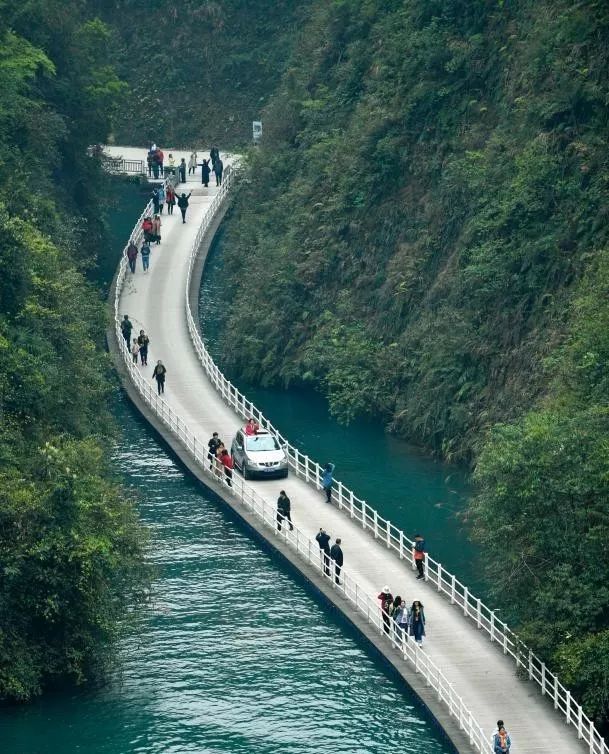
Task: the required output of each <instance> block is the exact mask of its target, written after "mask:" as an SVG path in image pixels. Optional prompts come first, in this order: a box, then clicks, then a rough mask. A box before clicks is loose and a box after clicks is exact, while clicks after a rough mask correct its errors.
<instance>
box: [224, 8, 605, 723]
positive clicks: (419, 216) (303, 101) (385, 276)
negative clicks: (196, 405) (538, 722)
mask: <svg viewBox="0 0 609 754" xmlns="http://www.w3.org/2000/svg"><path fill="white" fill-rule="evenodd" d="M608 103H609V8H608V7H607V4H606V3H601V2H594V1H593V0H586V1H585V2H578V3H572V2H567V0H552V2H549V1H547V2H545V1H544V2H532V0H505V1H503V2H498V1H497V0H390V2H386V1H383V2H381V0H352V1H351V2H344V1H343V0H333V2H317V3H314V8H313V11H312V12H311V15H310V19H309V21H308V23H307V26H306V27H305V28H304V30H303V34H302V38H301V40H300V43H299V44H298V46H297V47H296V49H295V52H294V54H293V56H292V58H291V60H290V63H289V66H288V69H287V71H286V73H285V75H284V76H283V78H282V82H281V85H280V87H279V90H278V92H277V94H276V95H275V96H274V98H273V99H272V100H271V102H270V103H269V105H268V107H267V109H266V111H265V113H264V121H265V140H264V143H263V144H262V146H261V147H260V149H259V150H256V151H255V152H253V153H252V154H251V156H250V160H249V166H248V169H247V171H246V173H245V176H244V180H243V181H242V187H241V190H240V192H239V195H238V198H237V199H236V202H235V205H234V209H233V211H232V215H231V217H230V218H229V221H228V223H227V230H226V236H225V244H224V249H225V251H224V253H225V262H226V263H225V266H224V269H225V270H226V271H227V287H228V288H227V296H226V304H225V307H224V308H225V309H226V310H227V323H226V327H225V328H224V329H223V334H224V336H225V340H224V343H223V347H224V353H225V363H226V365H227V366H229V367H231V368H232V371H233V372H238V373H240V374H241V375H242V376H244V377H246V378H248V379H252V380H259V381H261V382H264V383H283V384H289V383H295V382H296V383H301V382H305V383H310V384H313V385H315V386H317V387H318V388H319V389H321V390H323V391H324V393H325V394H326V395H327V396H328V398H329V401H330V407H331V410H332V412H333V413H334V414H335V415H337V416H338V417H340V418H343V419H345V420H350V419H352V418H354V417H357V416H358V415H361V414H363V413H370V414H373V415H375V416H379V417H382V418H383V419H384V421H385V422H386V424H387V425H388V427H389V428H390V429H391V430H393V431H396V432H398V433H400V434H402V435H404V436H406V437H408V438H410V439H412V440H414V441H416V442H418V443H421V444H422V445H425V446H426V447H428V448H430V449H432V450H433V451H435V452H436V453H438V454H441V455H443V456H445V457H448V458H451V459H457V460H459V459H460V460H466V461H470V462H472V463H475V464H476V469H477V470H476V473H477V479H478V484H479V495H478V497H477V499H476V501H475V503H474V504H473V505H472V510H471V516H470V519H471V523H472V526H473V529H474V531H475V533H476V535H477V537H478V539H479V542H480V546H481V548H482V549H483V551H484V560H485V562H487V563H488V564H489V577H490V580H491V583H492V585H493V589H494V592H495V600H496V602H497V606H498V607H501V609H502V610H503V611H504V613H502V615H505V616H506V617H508V618H509V620H510V622H511V623H512V624H513V625H514V627H516V628H519V629H520V630H521V631H522V633H523V635H524V637H525V638H526V639H527V640H528V641H529V642H530V644H531V645H532V646H533V647H534V648H535V650H536V651H538V652H539V653H540V654H541V655H542V656H543V657H545V658H546V659H547V660H548V662H549V663H550V665H551V666H552V668H553V669H555V670H557V671H558V672H559V673H560V675H561V676H562V677H563V680H565V681H566V682H567V683H568V684H569V685H570V686H571V687H572V688H573V690H574V691H575V692H576V693H577V695H578V697H579V698H581V699H583V700H584V702H585V705H586V709H587V710H589V711H590V713H591V714H592V715H594V716H595V717H596V718H597V719H599V720H601V721H606V720H607V719H608V718H609V701H608V700H609V594H608V593H607V587H606V584H605V576H606V573H607V569H608V567H609V562H608V555H607V552H608V551H607V546H606V542H607V541H608V540H609V518H608V511H609V507H608V506H609V488H608V487H607V480H608V479H609V467H608V461H607V458H608V454H607V449H608V448H607V445H608V433H607V430H608V428H609V427H608V424H607V405H608V404H609V385H608V383H607V376H606V375H607V367H608V366H609V364H608V363H607V362H608V359H609V341H608V339H607V332H608V327H607V326H608V325H609V305H608V303H607V301H608V293H609V290H608V286H609V282H608V281H609V273H608V269H609V267H608V264H609V261H608V254H609V252H608V235H609V222H608V218H609V201H608V196H609V194H608V190H609V158H608V152H607V143H608V137H609V110H608V107H607V105H608Z"/></svg>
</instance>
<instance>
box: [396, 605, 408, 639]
mask: <svg viewBox="0 0 609 754" xmlns="http://www.w3.org/2000/svg"><path fill="white" fill-rule="evenodd" d="M408 615H409V613H408V607H407V606H406V600H400V604H399V605H398V607H397V608H396V609H395V610H394V611H393V622H394V623H395V625H396V628H397V634H398V637H399V638H400V639H404V641H407V639H408Z"/></svg>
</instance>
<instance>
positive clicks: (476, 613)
mask: <svg viewBox="0 0 609 754" xmlns="http://www.w3.org/2000/svg"><path fill="white" fill-rule="evenodd" d="M233 180H234V171H233V170H231V169H230V167H229V168H228V170H227V171H226V172H225V177H224V181H223V183H222V186H221V187H220V190H219V191H218V193H217V194H216V196H215V197H214V200H213V201H212V203H211V205H210V207H209V210H208V212H207V213H206V215H205V217H204V218H203V221H202V224H201V227H200V228H199V231H198V233H197V236H196V238H195V241H194V243H193V246H192V249H191V252H190V260H189V265H188V274H187V279H186V319H187V323H188V331H189V333H190V337H191V339H192V342H193V345H194V347H195V350H196V352H197V354H198V356H199V360H200V361H201V364H202V365H203V368H204V369H205V372H206V373H207V375H208V377H209V379H210V380H211V382H212V384H213V385H214V387H215V388H216V390H217V391H218V392H219V393H220V395H221V396H222V398H223V399H224V401H225V402H226V403H227V404H228V405H229V406H230V407H231V408H232V409H233V410H234V411H235V412H236V413H237V414H238V415H239V416H241V417H243V418H244V419H247V418H249V417H250V416H253V417H254V419H255V420H256V421H257V422H258V423H259V424H260V426H262V427H264V428H265V429H267V430H268V431H269V432H271V433H273V434H274V435H275V436H276V437H277V439H278V440H279V442H280V443H281V444H282V445H283V446H284V447H285V450H286V454H287V456H288V461H289V465H290V468H291V469H292V471H293V472H294V473H295V474H296V475H297V476H298V477H300V478H302V479H304V480H305V481H306V482H307V483H309V484H313V485H314V486H315V487H316V488H317V489H321V477H322V474H323V469H322V467H321V466H320V465H319V464H318V463H317V462H316V461H313V460H312V459H311V458H309V456H308V455H305V454H303V453H301V452H300V451H299V450H298V448H296V447H294V446H293V445H291V444H290V443H289V442H288V440H287V439H286V438H285V437H283V435H282V434H281V433H280V432H279V431H278V430H277V429H276V428H275V427H274V426H273V424H272V423H271V422H270V421H269V420H268V419H267V418H266V417H265V416H264V415H263V414H262V412H261V411H260V410H259V409H258V408H257V407H256V406H254V404H253V403H252V402H251V401H249V400H248V399H247V398H246V397H245V395H243V394H242V393H241V392H240V391H239V390H238V388H237V387H236V386H235V385H233V384H232V382H230V380H228V379H227V378H226V377H225V376H224V375H223V374H222V372H221V371H220V369H219V368H218V366H217V365H216V364H215V363H214V361H213V359H212V357H211V356H210V354H209V352H208V350H207V348H206V347H205V344H204V343H203V340H202V338H201V336H200V334H199V330H198V328H197V325H196V322H195V319H194V316H193V313H192V310H191V306H190V295H189V294H190V285H191V276H192V269H193V266H194V263H195V260H196V258H197V255H198V252H199V247H200V245H201V241H202V239H203V236H204V235H205V233H206V232H207V230H208V228H209V226H210V224H211V222H212V220H213V218H214V215H215V213H216V211H217V209H218V208H219V206H220V204H221V203H222V202H223V201H224V199H225V197H226V195H227V194H228V192H229V190H230V187H231V185H232V183H233ZM332 500H333V501H334V502H335V503H336V505H337V506H338V508H339V509H340V510H341V511H343V512H345V513H346V514H347V515H349V516H350V518H352V519H354V520H355V521H358V522H359V523H360V524H361V526H362V528H363V529H364V530H366V531H368V532H370V535H371V536H374V538H375V539H378V540H380V541H382V542H385V543H386V545H387V547H388V548H389V549H392V550H394V551H395V552H396V553H397V554H398V555H399V557H400V559H402V560H409V561H411V559H412V547H413V545H414V542H413V540H411V539H409V538H408V537H407V536H406V535H405V534H404V532H403V531H402V530H401V529H398V528H397V526H395V525H394V524H392V523H391V522H390V521H388V520H386V519H384V518H383V517H382V516H380V515H379V513H378V512H377V511H376V510H375V509H374V508H371V507H370V506H369V505H368V503H366V502H365V501H364V500H361V499H360V498H358V497H356V495H355V494H354V493H353V491H352V490H350V489H348V488H347V487H346V486H345V485H344V484H342V482H339V481H335V483H334V484H333V487H332ZM413 567H414V564H413ZM425 580H426V581H428V582H429V583H430V584H432V585H433V586H434V587H436V589H437V591H438V592H440V593H441V594H443V595H445V596H446V597H448V599H450V602H451V604H454V605H457V606H458V607H459V608H460V609H461V610H462V611H463V614H464V615H465V616H466V617H467V618H469V619H470V620H472V621H473V622H474V623H475V624H476V626H477V628H478V629H480V630H483V631H485V632H486V633H487V634H488V636H489V638H490V641H491V642H494V643H497V644H498V645H499V646H500V647H501V648H502V650H503V653H504V654H506V655H510V656H511V657H512V658H513V659H514V661H515V663H516V667H517V669H518V670H519V672H521V673H522V674H523V675H525V676H528V678H529V680H531V681H534V682H535V683H536V684H537V685H538V686H539V688H540V690H541V693H542V695H544V696H549V697H550V699H551V700H552V703H553V705H554V708H555V709H556V710H558V711H559V713H560V714H561V715H562V716H563V717H564V719H565V721H566V722H567V724H569V725H573V726H575V728H576V729H577V736H578V738H580V739H583V740H584V741H585V742H586V743H587V744H588V746H589V750H590V754H609V747H608V746H607V744H606V742H605V741H604V739H603V738H602V736H601V735H600V733H599V732H598V731H597V729H596V727H595V725H594V722H593V721H592V720H591V719H590V718H589V717H588V716H587V715H586V714H585V713H584V711H583V709H582V707H581V705H580V704H578V703H577V702H576V701H575V700H574V699H573V697H572V696H571V692H570V691H569V690H568V689H567V688H565V686H563V685H562V683H561V682H560V681H559V680H558V677H557V676H556V675H555V674H554V673H552V672H551V671H550V670H549V669H548V667H547V665H546V664H545V663H544V662H542V661H541V660H540V659H539V658H538V657H537V656H536V655H535V654H534V653H533V652H532V651H531V649H529V647H527V645H526V644H524V642H522V641H521V640H520V639H519V638H518V636H517V635H516V634H515V633H514V632H513V631H512V630H511V629H510V628H509V626H508V625H507V624H506V623H505V622H504V621H502V620H500V619H498V618H497V616H496V613H495V611H494V610H492V609H491V608H489V607H487V606H486V605H485V604H484V603H483V602H482V600H481V599H480V598H479V597H476V596H475V595H473V594H472V593H471V592H470V590H469V588H468V587H467V586H466V585H465V584H462V583H461V582H460V581H459V580H458V579H457V578H456V576H455V575H454V574H452V573H450V572H449V571H447V570H446V568H444V567H443V566H442V564H441V563H439V562H438V561H436V560H434V559H433V558H431V557H430V556H429V555H427V556H426V558H425Z"/></svg>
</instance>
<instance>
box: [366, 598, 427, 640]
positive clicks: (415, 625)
mask: <svg viewBox="0 0 609 754" xmlns="http://www.w3.org/2000/svg"><path fill="white" fill-rule="evenodd" d="M377 599H378V600H379V601H380V604H381V615H382V618H383V631H384V632H385V633H386V634H388V635H393V636H395V637H396V638H398V639H400V640H401V639H407V638H408V637H409V636H412V638H413V639H414V640H415V641H416V643H417V644H422V643H423V637H424V636H425V611H424V609H423V604H422V603H421V602H420V601H419V600H415V601H414V602H413V603H412V606H411V607H410V608H409V607H408V606H407V605H406V600H404V599H402V597H400V595H399V594H398V595H396V596H395V597H394V596H393V594H392V593H391V589H390V588H389V587H388V586H384V587H383V589H382V591H381V593H380V594H379V595H378V597H377Z"/></svg>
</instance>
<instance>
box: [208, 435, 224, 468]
mask: <svg viewBox="0 0 609 754" xmlns="http://www.w3.org/2000/svg"><path fill="white" fill-rule="evenodd" d="M223 445H224V443H223V442H222V440H221V439H220V438H219V437H218V433H217V432H214V433H213V435H212V436H211V437H210V438H209V441H208V443H207V448H208V450H207V460H208V461H209V468H210V470H213V468H214V462H215V460H216V453H217V452H218V448H220V447H222V446H223Z"/></svg>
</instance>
